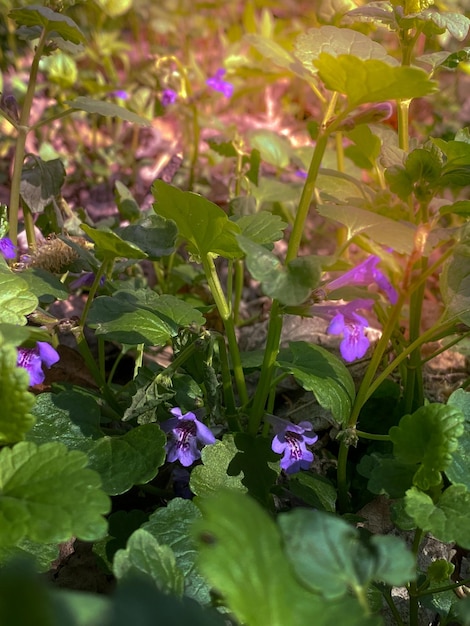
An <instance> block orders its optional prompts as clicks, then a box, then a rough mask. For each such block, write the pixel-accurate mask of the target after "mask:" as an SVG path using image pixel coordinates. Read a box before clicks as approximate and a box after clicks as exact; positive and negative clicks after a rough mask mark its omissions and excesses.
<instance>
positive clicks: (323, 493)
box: [289, 472, 337, 513]
mask: <svg viewBox="0 0 470 626" xmlns="http://www.w3.org/2000/svg"><path fill="white" fill-rule="evenodd" d="M289 490H290V491H292V493H293V494H294V495H295V496H297V497H298V498H300V499H301V500H303V501H304V502H305V503H306V504H308V505H309V506H311V507H313V508H315V509H320V510H321V511H327V512H329V513H334V512H335V511H336V498H337V494H336V489H335V487H334V485H333V484H332V483H331V482H330V481H329V480H328V479H326V478H324V477H323V476H319V475H318V474H310V473H307V472H298V473H297V474H294V475H293V476H292V477H290V479H289Z"/></svg>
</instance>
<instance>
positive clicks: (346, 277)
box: [327, 255, 398, 304]
mask: <svg viewBox="0 0 470 626" xmlns="http://www.w3.org/2000/svg"><path fill="white" fill-rule="evenodd" d="M379 263H380V257H378V256H376V255H372V256H370V257H368V258H367V259H366V260H365V261H363V262H362V263H359V265H357V266H356V267H353V269H352V270H349V271H348V272H345V273H344V274H343V275H342V276H340V277H339V278H335V279H334V280H332V281H331V282H330V283H328V285H327V288H328V291H334V290H335V289H339V288H340V287H349V286H351V285H358V286H363V285H365V286H369V285H371V284H373V283H375V284H376V285H377V286H378V288H379V289H381V290H382V291H383V292H384V293H385V294H386V295H387V297H388V299H389V300H390V302H391V304H395V303H396V301H397V299H398V295H397V292H396V290H395V288H394V287H393V286H392V284H391V282H390V281H389V280H388V278H387V277H386V276H385V274H384V273H383V272H382V270H379V268H378V267H377V265H378V264H379Z"/></svg>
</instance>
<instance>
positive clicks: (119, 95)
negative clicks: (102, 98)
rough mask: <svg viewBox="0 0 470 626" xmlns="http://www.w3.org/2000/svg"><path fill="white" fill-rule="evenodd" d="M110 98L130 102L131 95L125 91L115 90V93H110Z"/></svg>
mask: <svg viewBox="0 0 470 626" xmlns="http://www.w3.org/2000/svg"><path fill="white" fill-rule="evenodd" d="M108 96H112V97H113V98H119V99H120V100H129V97H130V96H129V94H128V93H127V91H125V90H124V89H115V90H114V91H110V92H109V94H108Z"/></svg>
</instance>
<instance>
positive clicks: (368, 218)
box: [317, 170, 416, 254]
mask: <svg viewBox="0 0 470 626" xmlns="http://www.w3.org/2000/svg"><path fill="white" fill-rule="evenodd" d="M387 171H388V170H387ZM317 211H318V213H319V214H320V215H323V217H327V218H329V219H332V220H335V221H336V222H339V223H340V224H344V226H346V228H347V231H348V232H347V238H348V241H349V240H351V239H352V238H353V237H355V236H356V235H359V234H363V235H367V236H369V237H370V238H371V239H372V240H373V241H376V242H377V243H380V244H382V245H384V246H389V247H391V248H393V249H394V250H395V251H396V252H399V253H400V254H411V252H412V251H413V250H414V238H415V234H416V228H415V227H414V226H412V225H411V224H407V223H402V222H397V221H396V220H393V219H391V218H389V217H385V216H384V215H379V214H378V213H373V212H372V211H366V210H365V209H360V208H358V207H355V206H351V205H348V204H346V205H345V204H321V205H319V206H317Z"/></svg>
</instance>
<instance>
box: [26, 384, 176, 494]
mask: <svg viewBox="0 0 470 626" xmlns="http://www.w3.org/2000/svg"><path fill="white" fill-rule="evenodd" d="M33 414H34V415H35V417H36V424H35V426H34V427H33V428H32V430H31V431H30V432H29V433H28V435H27V439H28V440H29V441H33V442H35V443H39V444H41V443H43V442H46V441H50V440H51V439H54V440H55V441H60V442H61V443H63V444H65V445H66V446H67V448H69V449H71V450H80V451H82V452H85V453H86V454H87V457H88V463H89V467H90V468H91V469H93V470H95V471H96V472H98V473H99V474H100V476H101V481H102V488H103V490H104V491H106V493H108V494H110V495H117V494H120V493H124V492H125V491H128V490H129V489H130V488H131V487H132V486H133V485H136V484H145V483H147V482H149V481H150V480H152V479H153V478H154V477H155V476H156V474H157V472H158V468H159V467H160V466H161V465H162V464H163V462H164V460H165V449H164V447H165V443H166V437H165V435H164V433H163V432H162V431H161V430H160V428H159V427H158V426H157V425H156V424H145V425H142V426H137V427H136V428H133V429H132V430H130V431H128V432H127V433H125V434H124V435H113V436H104V435H103V433H102V431H101V429H100V426H99V423H100V413H99V407H98V405H97V403H96V402H95V401H94V400H93V399H92V398H91V397H89V396H85V395H82V397H79V398H77V393H76V392H75V393H73V392H63V393H61V394H57V395H56V394H49V393H43V394H41V395H40V396H39V397H38V398H37V401H36V405H35V406H34V409H33Z"/></svg>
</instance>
